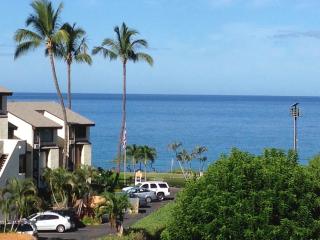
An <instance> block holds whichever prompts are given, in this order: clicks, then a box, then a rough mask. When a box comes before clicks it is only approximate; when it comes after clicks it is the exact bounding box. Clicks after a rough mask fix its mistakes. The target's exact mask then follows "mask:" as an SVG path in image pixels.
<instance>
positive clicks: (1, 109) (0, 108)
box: [0, 96, 6, 114]
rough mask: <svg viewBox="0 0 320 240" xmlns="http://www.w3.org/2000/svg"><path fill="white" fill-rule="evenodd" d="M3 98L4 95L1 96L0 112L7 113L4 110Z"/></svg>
mask: <svg viewBox="0 0 320 240" xmlns="http://www.w3.org/2000/svg"><path fill="white" fill-rule="evenodd" d="M3 98H4V96H0V114H6V113H5V112H4V111H3V110H4V109H3V106H2V105H3Z"/></svg>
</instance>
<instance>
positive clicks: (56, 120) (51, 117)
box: [43, 111, 65, 139]
mask: <svg viewBox="0 0 320 240" xmlns="http://www.w3.org/2000/svg"><path fill="white" fill-rule="evenodd" d="M43 116H45V117H46V118H49V119H50V120H52V121H54V122H56V123H58V124H59V125H61V126H62V128H61V129H58V137H60V138H62V139H65V136H64V122H63V120H61V119H60V118H58V117H56V116H54V115H52V114H51V113H49V112H46V111H45V112H44V114H43Z"/></svg>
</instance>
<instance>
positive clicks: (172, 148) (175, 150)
mask: <svg viewBox="0 0 320 240" xmlns="http://www.w3.org/2000/svg"><path fill="white" fill-rule="evenodd" d="M181 147H182V143H181V142H173V143H170V144H168V150H170V151H172V152H173V153H174V157H175V158H176V159H177V155H178V150H179V149H180V148H181ZM172 167H173V157H172V158H171V172H172ZM181 171H182V168H181Z"/></svg>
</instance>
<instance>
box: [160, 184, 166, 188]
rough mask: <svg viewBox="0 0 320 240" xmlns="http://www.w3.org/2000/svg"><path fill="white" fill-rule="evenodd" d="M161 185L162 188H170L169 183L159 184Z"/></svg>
mask: <svg viewBox="0 0 320 240" xmlns="http://www.w3.org/2000/svg"><path fill="white" fill-rule="evenodd" d="M159 187H160V188H168V186H167V184H164V183H160V184H159Z"/></svg>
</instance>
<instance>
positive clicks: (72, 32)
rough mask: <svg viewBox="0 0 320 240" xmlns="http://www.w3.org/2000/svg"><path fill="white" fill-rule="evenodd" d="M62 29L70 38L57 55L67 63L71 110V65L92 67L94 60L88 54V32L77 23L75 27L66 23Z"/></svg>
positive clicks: (58, 50)
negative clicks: (77, 64)
mask: <svg viewBox="0 0 320 240" xmlns="http://www.w3.org/2000/svg"><path fill="white" fill-rule="evenodd" d="M61 29H63V30H64V31H66V32H67V33H68V35H69V38H68V39H67V40H66V41H64V42H63V43H61V44H59V46H58V48H57V53H56V54H57V56H60V57H63V59H64V61H65V62H66V63H67V75H68V107H69V108H70V109H71V107H72V103H71V100H72V97H71V65H72V63H73V62H74V61H75V62H77V63H87V64H89V65H91V63H92V59H91V57H90V55H89V54H88V46H87V40H86V37H85V34H86V32H85V31H84V30H83V29H82V28H80V27H76V24H75V23H74V24H73V25H70V24H69V23H65V24H63V26H62V27H61Z"/></svg>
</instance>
